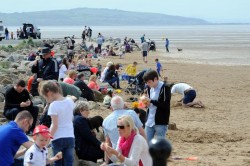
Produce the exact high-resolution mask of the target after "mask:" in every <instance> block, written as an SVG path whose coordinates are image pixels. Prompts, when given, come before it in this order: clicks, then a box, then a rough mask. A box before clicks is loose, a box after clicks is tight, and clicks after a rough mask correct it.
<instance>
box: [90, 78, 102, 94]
mask: <svg viewBox="0 0 250 166" xmlns="http://www.w3.org/2000/svg"><path fill="white" fill-rule="evenodd" d="M96 79H97V77H96V75H91V76H90V77H89V84H88V87H89V88H90V89H92V90H96V91H99V90H100V86H99V85H98V84H97V82H96Z"/></svg>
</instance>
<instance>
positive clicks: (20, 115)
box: [15, 110, 33, 121]
mask: <svg viewBox="0 0 250 166" xmlns="http://www.w3.org/2000/svg"><path fill="white" fill-rule="evenodd" d="M23 119H33V116H32V115H31V113H30V112H29V111H26V110H24V111H21V112H19V113H18V114H17V116H16V118H15V121H20V120H23Z"/></svg>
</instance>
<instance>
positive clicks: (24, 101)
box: [3, 80, 39, 132]
mask: <svg viewBox="0 0 250 166" xmlns="http://www.w3.org/2000/svg"><path fill="white" fill-rule="evenodd" d="M25 86H26V85H25V82H24V81H23V80H19V81H18V82H17V83H16V85H15V86H14V87H11V88H9V89H7V91H6V93H5V105H4V113H3V114H4V116H5V117H6V118H7V119H8V120H14V119H15V118H16V115H17V114H18V113H19V112H22V111H24V110H27V111H29V112H30V114H31V115H32V117H33V119H34V120H33V124H32V126H31V128H30V130H29V132H32V131H33V130H34V128H35V125H36V120H37V116H38V112H39V108H38V107H36V106H34V105H33V103H32V101H31V99H30V95H29V92H28V91H27V89H25Z"/></svg>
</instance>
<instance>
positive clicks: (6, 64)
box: [0, 58, 11, 69]
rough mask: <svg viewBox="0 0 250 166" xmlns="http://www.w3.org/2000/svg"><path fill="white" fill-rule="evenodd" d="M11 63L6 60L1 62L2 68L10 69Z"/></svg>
mask: <svg viewBox="0 0 250 166" xmlns="http://www.w3.org/2000/svg"><path fill="white" fill-rule="evenodd" d="M10 63H11V62H10V61H7V60H6V58H5V59H4V60H3V61H1V62H0V67H1V68H4V69H8V68H9V67H10Z"/></svg>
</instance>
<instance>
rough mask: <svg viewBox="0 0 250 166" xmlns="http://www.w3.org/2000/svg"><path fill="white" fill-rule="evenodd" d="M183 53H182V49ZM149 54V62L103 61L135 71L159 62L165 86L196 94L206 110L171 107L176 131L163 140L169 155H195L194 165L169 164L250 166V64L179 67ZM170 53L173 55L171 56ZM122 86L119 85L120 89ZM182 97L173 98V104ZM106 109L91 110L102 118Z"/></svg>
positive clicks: (130, 57) (137, 57)
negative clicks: (175, 85)
mask: <svg viewBox="0 0 250 166" xmlns="http://www.w3.org/2000/svg"><path fill="white" fill-rule="evenodd" d="M184 51H185V50H184ZM159 54H160V53H159V52H150V54H149V60H148V61H149V62H148V63H147V64H145V63H144V62H143V61H142V57H141V54H140V53H139V52H137V53H131V54H129V53H128V54H126V57H125V59H119V58H118V57H112V58H106V59H102V60H101V63H102V64H105V63H106V62H108V61H110V60H112V61H114V62H116V63H122V64H123V65H124V69H125V66H126V65H127V64H130V63H132V62H133V61H137V62H138V69H139V70H142V69H144V68H152V69H154V68H155V63H154V59H155V58H156V57H157V58H159V59H160V61H161V63H162V65H163V68H164V69H167V70H166V71H164V75H167V76H168V78H169V82H186V83H188V84H190V85H191V86H193V87H194V88H195V89H196V90H197V98H196V99H198V100H201V101H202V102H203V103H204V104H205V106H206V108H204V109H197V108H183V107H181V106H179V107H173V106H172V107H171V117H170V121H171V122H172V123H176V125H177V128H178V130H169V131H168V134H167V138H168V139H169V140H170V142H171V143H172V146H173V152H172V157H175V156H178V157H182V158H187V157H191V156H196V157H198V160H197V161H188V160H173V159H172V160H171V161H170V163H169V165H170V166H178V165H181V166H182V165H212V166H216V165H218V166H221V165H227V166H228V165H232V166H235V165H241V166H242V165H250V123H249V117H250V111H249V110H250V97H249V94H250V74H249V71H250V66H218V65H202V64H189V63H179V62H178V60H176V59H173V58H168V54H165V55H161V56H159ZM171 54H174V53H171ZM183 54H184V52H183ZM125 85H127V84H126V83H125V84H122V87H123V88H124V87H125ZM181 97H182V96H180V95H174V96H172V101H171V103H172V104H173V103H174V102H175V101H177V100H179V99H181ZM108 113H110V112H109V111H107V110H101V111H99V112H92V115H94V114H99V115H100V114H101V115H103V116H104V117H105V116H107V115H108Z"/></svg>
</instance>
